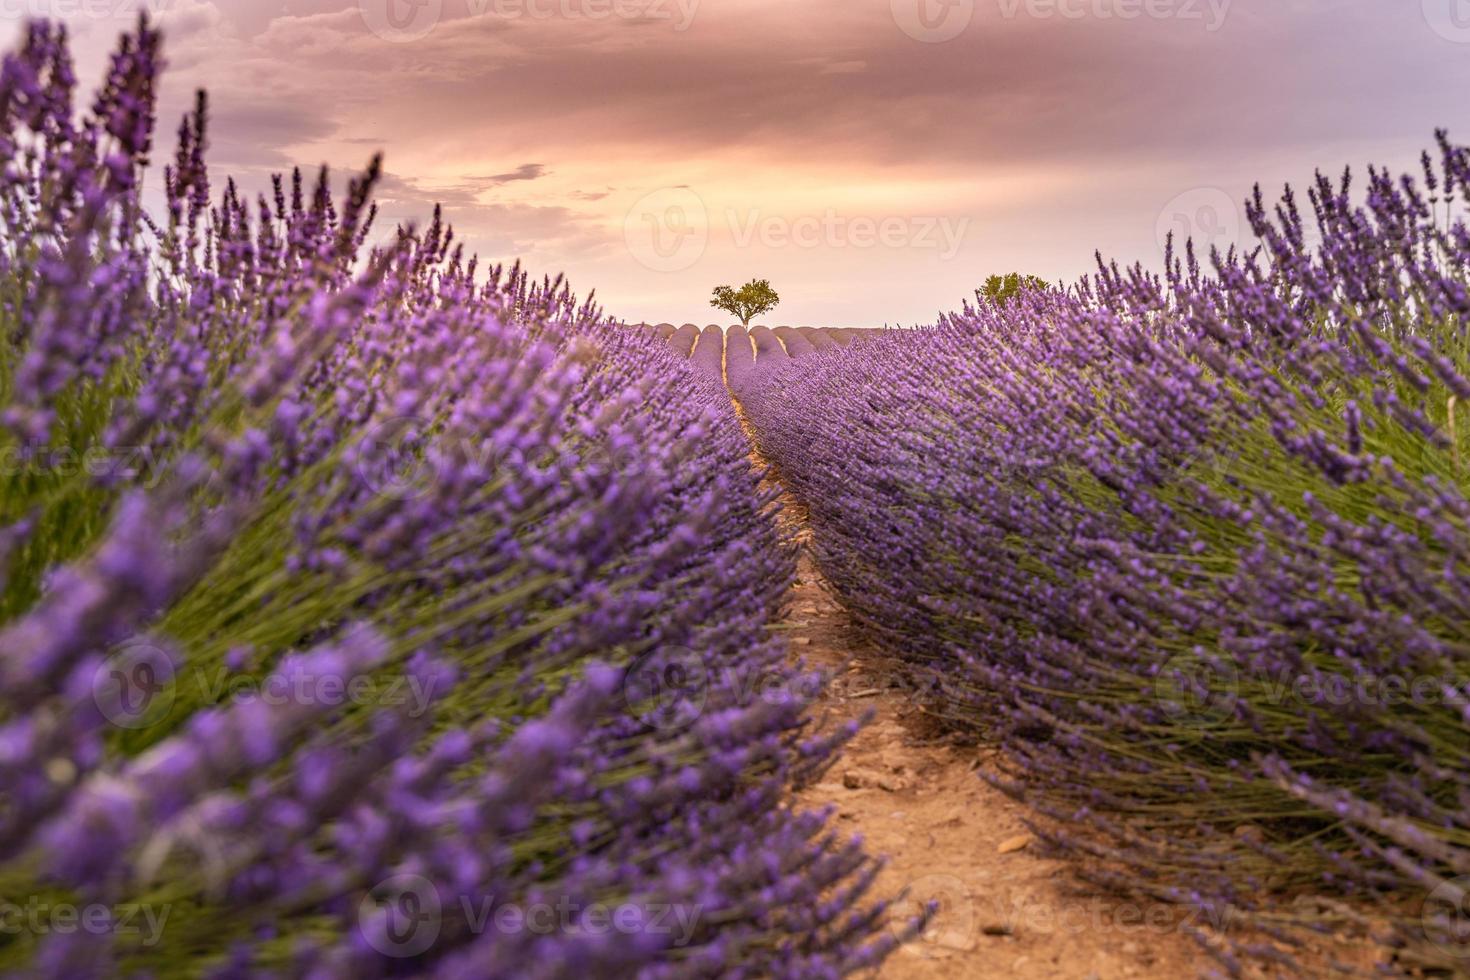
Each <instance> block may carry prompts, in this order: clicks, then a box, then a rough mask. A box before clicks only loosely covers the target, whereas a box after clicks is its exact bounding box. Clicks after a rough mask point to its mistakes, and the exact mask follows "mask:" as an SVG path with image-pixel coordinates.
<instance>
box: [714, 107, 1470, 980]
mask: <svg viewBox="0 0 1470 980" xmlns="http://www.w3.org/2000/svg"><path fill="white" fill-rule="evenodd" d="M1467 195H1470V151H1467V150H1466V149H1464V148H1461V147H1458V146H1455V145H1453V144H1451V143H1450V142H1449V141H1448V139H1447V137H1443V136H1442V137H1441V139H1440V145H1439V146H1438V148H1437V149H1436V151H1435V152H1433V153H1426V154H1425V156H1424V160H1423V173H1422V174H1419V175H1414V176H1412V177H1400V176H1398V175H1396V174H1391V173H1386V172H1381V171H1376V170H1375V171H1372V172H1370V174H1369V176H1368V179H1367V181H1366V186H1365V187H1363V188H1355V187H1354V186H1352V182H1351V179H1350V178H1349V177H1346V176H1345V177H1344V178H1342V179H1341V180H1340V181H1339V180H1332V179H1328V178H1325V177H1319V178H1318V180H1317V181H1316V182H1315V183H1314V184H1313V185H1312V186H1311V188H1310V207H1308V206H1307V204H1306V202H1302V201H1299V200H1298V199H1297V198H1296V197H1295V196H1294V195H1293V194H1291V192H1289V191H1288V192H1287V194H1286V196H1285V197H1284V198H1283V199H1282V200H1281V202H1280V204H1279V205H1276V206H1274V207H1273V206H1270V205H1268V204H1267V202H1266V199H1265V198H1264V196H1263V195H1261V194H1260V192H1257V195H1256V198H1255V199H1254V200H1253V201H1251V202H1249V203H1248V211H1249V216H1250V220H1251V224H1252V226H1253V229H1254V233H1255V235H1256V236H1257V237H1258V239H1259V240H1260V241H1261V242H1262V243H1263V244H1262V247H1261V248H1260V249H1259V250H1258V251H1255V252H1253V253H1251V254H1246V255H1242V254H1234V253H1232V254H1228V255H1215V256H1213V257H1200V259H1199V261H1196V257H1195V256H1194V254H1193V252H1192V250H1189V251H1188V252H1187V253H1186V254H1185V255H1183V256H1182V257H1176V254H1177V253H1175V254H1171V257H1170V261H1169V263H1168V273H1167V275H1165V276H1163V277H1158V276H1155V275H1151V274H1148V273H1146V272H1145V271H1144V270H1143V269H1141V268H1128V269H1121V268H1119V267H1118V266H1116V265H1113V264H1108V263H1104V262H1102V261H1100V262H1099V272H1098V273H1097V274H1096V275H1094V276H1093V277H1091V278H1089V279H1087V280H1085V281H1083V282H1080V283H1078V284H1076V285H1075V286H1073V287H1071V288H1069V289H1065V290H1063V289H1059V288H1046V287H1044V285H1043V286H1039V287H1038V286H1035V285H1034V284H1033V285H1032V286H1031V287H1030V288H1027V289H1022V290H1021V291H1020V292H1019V293H1018V294H1017V295H1015V296H1013V297H1011V298H1009V299H1004V300H1001V299H991V298H987V297H984V296H977V302H976V304H975V305H973V306H971V307H969V308H966V309H965V310H963V311H962V312H960V313H957V314H955V315H952V316H949V317H947V318H945V319H944V320H943V321H942V322H941V323H940V324H938V325H937V326H935V327H933V328H930V329H924V330H919V331H890V332H886V333H883V334H881V335H879V336H877V337H875V338H874V339H871V340H869V341H867V342H865V343H863V344H860V345H856V346H854V347H851V348H849V349H846V350H828V351H813V352H806V353H798V352H796V351H789V353H790V354H792V355H794V356H789V357H784V358H782V357H772V358H769V359H763V358H760V357H756V359H755V361H754V364H753V365H751V364H750V363H749V360H750V359H749V353H750V352H749V351H747V350H746V349H744V347H743V346H741V345H736V346H735V347H733V348H732V349H731V351H730V353H729V356H728V372H729V381H730V387H731V390H732V391H733V392H734V394H735V396H736V397H737V398H738V399H739V400H740V401H741V402H742V404H743V406H744V409H745V412H746V414H747V415H748V417H749V419H750V420H751V422H752V423H753V425H754V428H755V431H756V433H757V436H758V438H759V441H760V445H761V447H762V449H763V450H764V452H765V453H766V454H767V455H768V457H769V458H770V459H771V460H772V461H773V462H774V463H775V464H776V465H777V466H778V468H779V471H780V473H781V475H782V476H783V477H784V478H785V479H786V480H787V481H788V482H789V483H790V485H791V486H792V488H793V489H794V490H795V492H796V493H797V494H798V496H799V497H800V498H801V499H802V501H803V503H804V504H805V505H806V507H807V508H808V509H809V510H810V513H811V520H812V524H813V529H814V534H815V540H814V547H815V549H816V556H817V558H818V560H819V563H820V565H821V567H822V569H823V571H824V572H825V574H826V576H827V578H828V579H829V580H830V581H831V582H832V583H833V585H834V587H835V589H836V591H837V592H838V594H839V595H840V598H841V600H842V601H843V603H844V604H845V605H846V607H847V608H848V610H849V611H850V612H851V613H852V614H853V615H854V616H855V617H856V618H857V619H858V620H859V621H860V622H861V623H862V624H863V625H864V626H865V627H866V629H867V630H868V631H869V632H870V633H871V634H872V635H873V636H875V637H877V638H878V639H879V640H881V641H882V643H883V644H884V645H885V646H886V647H887V648H888V649H890V650H892V651H893V652H895V653H897V654H899V655H901V656H902V657H905V658H907V659H908V661H909V662H910V663H912V664H913V666H914V669H915V670H916V671H917V672H919V674H920V676H921V677H922V678H924V679H926V680H927V681H928V683H929V684H930V685H932V690H933V692H934V698H933V701H932V705H934V707H933V709H932V710H935V711H938V712H939V713H941V714H942V715H943V716H944V717H945V718H946V719H947V720H948V721H949V722H950V723H952V724H954V725H957V726H960V727H962V728H964V729H967V730H969V731H972V732H977V733H980V734H982V735H984V736H985V737H987V738H990V739H994V740H996V741H998V742H999V743H1000V744H1001V745H1002V746H1003V747H1004V749H1005V753H1004V759H1005V760H1006V761H1005V769H1006V773H1007V775H1006V776H1005V777H1003V778H1000V779H999V782H1001V784H1002V785H1004V786H1005V788H1007V789H1008V790H1009V791H1011V792H1013V793H1014V794H1015V795H1016V796H1018V797H1021V798H1023V799H1024V800H1026V801H1027V802H1028V803H1029V804H1031V805H1032V806H1033V807H1034V808H1035V811H1036V812H1037V814H1038V815H1039V816H1040V817H1041V819H1039V820H1038V821H1037V823H1036V826H1037V829H1038V830H1039V832H1040V833H1041V834H1042V836H1043V837H1044V838H1045V839H1046V840H1047V841H1049V842H1050V843H1051V844H1053V845H1055V846H1056V847H1057V848H1059V849H1061V850H1063V851H1067V852H1070V853H1072V854H1074V855H1077V856H1080V857H1082V858H1084V860H1082V861H1079V862H1078V864H1077V867H1078V868H1079V869H1081V870H1082V871H1083V872H1084V873H1087V874H1091V875H1092V876H1093V877H1095V878H1097V879H1099V880H1101V881H1102V882H1104V883H1105V884H1107V885H1109V886H1114V887H1120V888H1123V889H1126V890H1130V891H1132V892H1134V893H1137V894H1141V895H1145V896H1148V897H1151V898H1154V899H1163V900H1167V901H1172V902H1178V903H1180V904H1182V905H1184V906H1188V907H1192V908H1194V909H1196V910H1197V911H1199V912H1202V913H1204V914H1203V915H1202V916H1199V917H1197V918H1196V920H1195V921H1197V922H1202V923H1209V924H1212V925H1214V926H1216V927H1218V930H1219V933H1218V934H1216V933H1215V930H1209V931H1210V933H1211V934H1210V935H1205V934H1204V930H1203V929H1201V930H1198V932H1199V938H1200V939H1201V940H1202V941H1204V942H1205V944H1206V945H1207V946H1208V947H1209V949H1210V950H1211V952H1212V953H1214V954H1215V955H1216V956H1217V957H1218V958H1219V959H1220V961H1221V963H1222V965H1223V966H1224V967H1226V968H1227V971H1228V972H1231V973H1235V972H1236V971H1238V970H1241V969H1243V968H1244V967H1243V965H1242V964H1243V963H1245V962H1246V961H1248V960H1252V959H1255V960H1258V961H1259V960H1262V959H1264V960H1265V961H1274V962H1275V963H1276V964H1277V965H1290V964H1291V963H1292V961H1293V960H1294V959H1295V957H1296V956H1297V952H1296V950H1297V946H1296V943H1297V941H1298V940H1300V939H1301V938H1302V937H1303V936H1306V935H1309V934H1312V933H1325V934H1327V935H1338V936H1357V937H1358V938H1359V939H1360V940H1366V941H1367V942H1369V943H1372V944H1375V945H1377V946H1379V948H1383V949H1386V952H1385V953H1384V954H1383V956H1384V957H1386V958H1385V959H1384V960H1383V961H1382V962H1384V963H1386V964H1391V965H1392V966H1393V967H1394V968H1397V969H1419V968H1423V969H1434V970H1441V971H1448V972H1451V973H1454V972H1457V971H1459V970H1462V969H1464V965H1465V963H1466V962H1467V960H1466V956H1467V955H1470V924H1467V920H1466V917H1465V915H1464V909H1465V907H1466V900H1467V897H1470V877H1467V874H1470V417H1467V415H1466V408H1467V406H1466V404H1465V402H1466V400H1467V398H1470V340H1467V320H1466V317H1467V314H1470V292H1467V278H1470V277H1467V273H1470V229H1467V227H1466V225H1465V223H1464V222H1463V220H1462V218H1461V215H1462V213H1463V211H1462V209H1463V207H1464V205H1465V203H1466V201H1467V199H1470V198H1467ZM1304 212H1305V213H1304ZM1313 240H1317V241H1320V242H1321V244H1320V245H1319V246H1312V245H1310V244H1309V243H1310V242H1312V241H1313ZM757 344H759V338H757ZM767 365H768V366H767ZM814 405H815V406H820V410H818V411H813V410H812V409H811V406H814ZM1343 900H1347V901H1346V903H1344V901H1343ZM1222 937H1223V938H1222ZM1296 965H1297V966H1298V967H1301V968H1303V969H1306V972H1311V970H1310V969H1307V968H1305V967H1303V966H1302V964H1301V963H1300V962H1297V964H1296Z"/></svg>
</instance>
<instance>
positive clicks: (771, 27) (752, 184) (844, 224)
mask: <svg viewBox="0 0 1470 980" xmlns="http://www.w3.org/2000/svg"><path fill="white" fill-rule="evenodd" d="M140 4H146V5H148V6H149V7H150V9H153V10H156V11H160V14H159V17H158V19H159V20H160V21H161V22H162V23H163V25H164V26H165V28H166V37H167V40H166V47H165V50H166V52H167V54H168V61H169V65H170V71H169V74H168V78H167V84H166V86H165V90H164V104H163V108H162V115H161V124H162V127H163V128H164V129H165V130H166V131H167V132H169V133H171V132H172V129H173V128H174V126H175V124H176V122H177V117H178V115H179V114H180V113H181V112H182V111H183V109H184V108H185V107H186V105H187V103H188V101H189V98H190V93H191V92H192V91H193V89H194V88H196V87H201V86H202V87H205V88H207V89H208V90H209V91H210V94H211V97H212V102H213V129H212V145H211V153H210V159H211V162H212V164H213V165H214V168H215V173H217V174H219V175H223V174H224V173H233V174H235V175H236V176H237V177H239V178H240V179H241V180H242V182H243V183H244V184H245V185H246V186H247V187H250V188H260V187H263V186H265V181H266V178H267V176H268V174H269V173H270V172H271V171H272V170H278V169H281V168H285V167H289V166H290V165H292V164H302V165H309V166H314V165H316V164H318V163H321V162H326V163H329V164H330V165H331V166H332V167H333V168H334V171H337V172H339V173H345V172H347V171H348V170H351V169H354V168H358V167H360V166H362V165H363V164H364V163H365V162H366V161H367V159H368V157H369V156H370V155H371V153H372V152H373V151H374V150H376V149H381V150H382V151H383V152H384V153H385V159H386V170H387V172H388V175H389V176H388V179H387V180H386V181H385V184H384V186H383V188H382V193H381V195H380V200H381V202H382V204H383V209H384V212H385V220H386V223H387V225H388V227H389V228H391V224H392V223H393V222H394V221H398V220H408V219H410V218H415V217H426V216H427V215H428V214H429V212H430V210H431V208H432V206H433V203H434V202H435V201H441V202H443V203H444V205H445V207H446V209H447V212H448V214H449V216H450V218H451V220H452V221H453V223H454V224H455V226H456V228H457V229H458V231H459V232H460V234H461V236H462V237H464V238H466V239H468V240H469V241H470V242H471V243H472V245H473V246H474V247H475V248H476V249H477V250H478V251H479V252H480V253H481V254H482V256H484V257H486V258H490V259H497V260H498V259H511V258H515V257H520V258H522V259H524V260H525V262H526V263H528V264H529V265H530V266H531V268H532V269H533V270H534V271H536V272H538V273H539V272H543V271H544V272H556V271H559V270H560V271H565V272H567V273H568V274H569V275H570V276H571V278H572V282H573V285H574V286H575V287H576V288H577V289H578V290H579V291H584V292H585V291H586V290H588V289H591V288H595V289H596V290H597V294H598V296H599V298H600V299H601V301H602V302H603V303H604V305H605V306H606V307H607V308H608V310H609V312H610V313H612V314H614V315H616V316H619V317H622V318H626V319H629V320H634V321H637V320H648V321H651V322H657V321H664V320H667V321H672V322H675V323H678V322H684V321H695V322H699V323H705V322H713V321H716V320H719V321H723V320H724V319H726V317H725V316H724V315H723V314H719V313H717V312H716V311H714V310H712V309H710V307H709V305H708V298H709V293H710V290H711V288H712V287H714V286H715V285H718V284H721V283H730V284H735V285H738V284H739V283H741V282H744V281H745V280H747V279H749V278H752V277H764V278H768V279H770V280H771V283H772V285H773V286H775V287H776V288H777V289H778V290H779V291H780V292H781V294H782V296H783V298H784V302H783V303H782V306H781V307H780V309H779V310H778V311H777V312H776V313H775V314H773V315H772V316H771V317H769V318H768V319H769V322H771V323H792V324H814V325H832V326H840V325H851V326H876V325H882V324H884V323H891V324H905V325H907V324H914V323H922V322H929V321H932V320H933V319H934V317H935V315H936V314H937V313H938V312H940V311H941V310H948V309H952V308H955V307H957V306H958V305H959V304H960V303H961V302H962V301H963V300H964V299H965V298H966V297H967V296H969V295H970V294H971V292H972V291H973V289H974V288H975V286H977V285H978V284H979V283H980V282H981V281H982V280H983V279H984V278H985V276H986V275H988V274H990V273H994V272H1004V271H1010V270H1020V271H1025V272H1030V273H1034V274H1037V275H1040V276H1043V277H1045V278H1048V279H1052V280H1056V279H1072V278H1075V277H1076V276H1078V275H1080V274H1083V273H1085V272H1087V271H1089V270H1090V268H1091V267H1092V264H1093V258H1092V256H1093V252H1094V250H1099V249H1100V250H1101V251H1102V252H1103V253H1104V254H1105V255H1108V256H1113V257H1117V258H1120V259H1124V260H1128V261H1134V260H1142V261H1144V262H1146V263H1148V264H1151V265H1155V266H1157V265H1158V264H1159V263H1160V261H1161V252H1160V248H1159V245H1158V241H1159V236H1160V233H1161V229H1163V228H1166V227H1169V226H1173V227H1175V228H1179V229H1188V230H1190V231H1192V232H1193V233H1194V234H1196V236H1198V237H1203V238H1207V239H1213V240H1215V241H1217V242H1224V241H1227V240H1228V239H1230V238H1231V237H1238V236H1239V235H1240V234H1241V232H1240V225H1241V223H1242V222H1243V216H1242V215H1241V214H1240V212H1239V210H1238V208H1237V207H1236V205H1235V203H1234V202H1237V201H1239V200H1240V199H1241V198H1242V197H1243V196H1244V195H1245V194H1246V193H1247V192H1248V191H1249V189H1250V187H1251V185H1252V183H1253V182H1255V181H1257V180H1259V181H1261V182H1262V183H1263V184H1264V185H1265V186H1266V188H1267V189H1268V190H1269V191H1273V192H1274V191H1278V190H1279V189H1280V186H1281V185H1282V184H1283V183H1284V182H1286V181H1293V182H1297V183H1300V182H1301V181H1303V180H1304V179H1306V178H1309V177H1310V176H1311V174H1312V171H1313V169H1314V168H1316V167H1318V166H1321V167H1322V168H1323V169H1327V170H1331V171H1333V172H1336V171H1339V170H1340V169H1341V168H1342V167H1343V166H1344V165H1346V164H1350V163H1351V164H1353V165H1355V166H1359V165H1362V164H1365V163H1369V162H1377V163H1385V164H1391V165H1394V166H1398V167H1408V166H1410V165H1412V164H1413V162H1414V160H1415V159H1416V158H1417V156H1418V153H1419V151H1420V150H1421V149H1422V148H1424V147H1426V146H1428V145H1429V144H1430V143H1431V141H1432V137H1433V130H1434V128H1435V127H1436V126H1447V127H1449V128H1450V129H1451V131H1452V133H1454V134H1456V135H1458V136H1460V137H1461V138H1463V139H1470V111H1467V109H1466V93H1467V92H1470V0H415V2H409V0H361V2H356V0H287V2H284V3H282V2H275V0H212V2H205V0H172V2H165V0H0V16H3V17H4V18H5V20H6V24H5V34H6V38H5V40H6V42H7V43H10V42H11V41H13V39H14V36H15V34H16V32H17V30H18V26H19V23H20V21H21V18H22V17H23V16H24V15H25V14H27V13H31V14H42V15H53V16H62V17H64V18H65V19H66V20H67V21H68V22H69V23H70V24H71V25H72V29H73V32H74V34H75V37H76V39H77V47H78V58H79V62H80V63H79V72H80V75H81V78H82V80H83V82H84V83H87V84H90V83H92V82H94V81H95V80H96V79H97V78H98V77H100V65H101V58H102V55H103V53H104V52H105V50H106V48H107V47H108V46H109V45H110V44H111V41H112V39H113V37H114V36H115V35H116V33H117V32H118V31H119V30H120V29H121V28H122V27H124V26H125V25H126V23H127V22H128V21H129V20H130V19H131V18H132V17H133V16H134V13H133V12H134V11H136V9H137V7H138V6H139V5H140ZM171 143H172V138H171V136H170V137H168V138H166V139H165V141H164V143H163V146H162V147H161V149H164V150H167V149H170V148H171Z"/></svg>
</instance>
